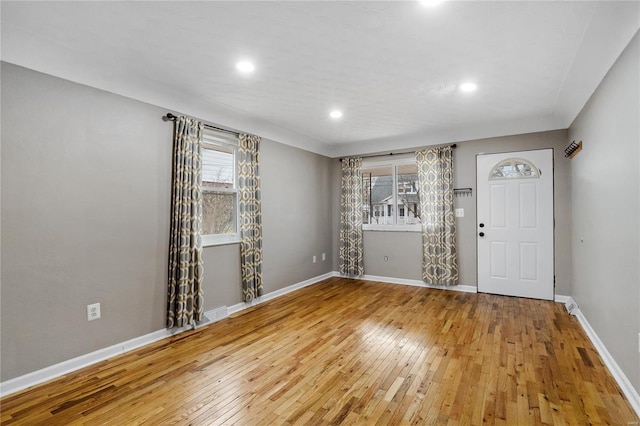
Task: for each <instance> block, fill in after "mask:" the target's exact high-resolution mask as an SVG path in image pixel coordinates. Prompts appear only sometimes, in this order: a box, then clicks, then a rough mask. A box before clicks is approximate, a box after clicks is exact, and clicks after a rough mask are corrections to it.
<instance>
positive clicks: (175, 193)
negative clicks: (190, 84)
mask: <svg viewBox="0 0 640 426" xmlns="http://www.w3.org/2000/svg"><path fill="white" fill-rule="evenodd" d="M202 127H203V126H202V123H200V122H198V121H196V120H193V119H191V118H188V117H184V116H183V117H179V118H178V119H176V123H175V126H174V138H173V171H172V192H171V228H170V234H169V294H168V313H167V328H173V327H183V326H186V325H190V324H191V323H193V322H194V321H200V320H201V319H202V314H203V310H204V301H203V294H202V270H203V268H202V244H201V240H200V229H201V224H202V192H201V187H200V185H201V183H200V175H201V171H202V164H201V157H202Z"/></svg>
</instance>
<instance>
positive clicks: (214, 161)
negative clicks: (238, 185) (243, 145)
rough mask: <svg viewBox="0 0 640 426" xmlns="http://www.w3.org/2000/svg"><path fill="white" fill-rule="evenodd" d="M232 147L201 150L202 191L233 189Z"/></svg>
mask: <svg viewBox="0 0 640 426" xmlns="http://www.w3.org/2000/svg"><path fill="white" fill-rule="evenodd" d="M233 173H234V161H233V147H231V146H215V147H210V148H209V147H207V148H204V149H203V150H202V189H203V190H206V189H207V188H233V187H234V178H233Z"/></svg>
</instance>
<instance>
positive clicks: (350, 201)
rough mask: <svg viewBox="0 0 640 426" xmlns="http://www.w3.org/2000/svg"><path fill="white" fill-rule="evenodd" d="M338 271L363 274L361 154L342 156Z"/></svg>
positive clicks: (345, 273)
mask: <svg viewBox="0 0 640 426" xmlns="http://www.w3.org/2000/svg"><path fill="white" fill-rule="evenodd" d="M340 273H341V274H342V275H346V276H355V277H357V276H361V275H364V248H363V242H362V158H359V157H354V158H343V159H342V193H341V197H340Z"/></svg>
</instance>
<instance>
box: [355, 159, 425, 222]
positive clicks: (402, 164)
mask: <svg viewBox="0 0 640 426" xmlns="http://www.w3.org/2000/svg"><path fill="white" fill-rule="evenodd" d="M362 186H363V209H362V223H363V229H365V230H393V231H401V230H404V231H414V230H415V231H419V230H420V211H419V206H420V202H419V200H418V195H419V194H418V166H417V165H416V162H415V158H413V155H409V156H402V157H401V158H394V159H393V160H390V159H389V158H385V159H384V160H380V159H375V160H365V161H364V163H363V166H362Z"/></svg>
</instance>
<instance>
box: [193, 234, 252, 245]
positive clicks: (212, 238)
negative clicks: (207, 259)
mask: <svg viewBox="0 0 640 426" xmlns="http://www.w3.org/2000/svg"><path fill="white" fill-rule="evenodd" d="M241 241H242V240H241V239H240V235H238V234H232V235H203V236H202V247H203V248H205V247H215V246H226V245H229V244H240V242H241Z"/></svg>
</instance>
